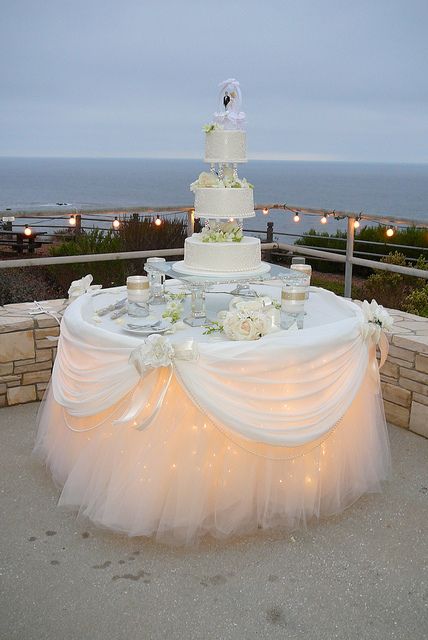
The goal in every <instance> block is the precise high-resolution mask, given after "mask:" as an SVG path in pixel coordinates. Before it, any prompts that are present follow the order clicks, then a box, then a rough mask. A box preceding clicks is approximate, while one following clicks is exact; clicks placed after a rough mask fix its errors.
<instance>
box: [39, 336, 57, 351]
mask: <svg viewBox="0 0 428 640" xmlns="http://www.w3.org/2000/svg"><path fill="white" fill-rule="evenodd" d="M54 344H56V340H48V339H47V338H46V339H45V340H36V347H37V349H52V346H53V345H54Z"/></svg>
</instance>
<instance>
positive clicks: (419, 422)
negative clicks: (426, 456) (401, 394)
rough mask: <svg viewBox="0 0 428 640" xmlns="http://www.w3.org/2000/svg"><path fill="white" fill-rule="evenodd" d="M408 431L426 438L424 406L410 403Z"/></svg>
mask: <svg viewBox="0 0 428 640" xmlns="http://www.w3.org/2000/svg"><path fill="white" fill-rule="evenodd" d="M409 429H410V430H411V431H414V432H415V433H419V435H421V436H425V438H428V408H427V407H426V406H425V405H423V404H419V402H412V408H411V412H410V423H409Z"/></svg>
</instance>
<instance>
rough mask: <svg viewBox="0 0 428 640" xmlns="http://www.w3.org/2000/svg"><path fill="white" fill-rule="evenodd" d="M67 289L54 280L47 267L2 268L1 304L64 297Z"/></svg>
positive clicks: (0, 279) (0, 282)
mask: <svg viewBox="0 0 428 640" xmlns="http://www.w3.org/2000/svg"><path fill="white" fill-rule="evenodd" d="M66 293H67V290H66V289H65V290H64V289H63V288H61V287H60V286H59V285H58V283H56V282H54V281H52V278H51V277H50V276H49V273H48V271H47V269H46V267H31V269H29V268H28V267H26V268H25V267H19V268H11V269H2V273H1V277H0V305H3V304H13V303H18V302H33V301H34V300H39V301H41V300H54V299H56V298H64V297H65V296H66Z"/></svg>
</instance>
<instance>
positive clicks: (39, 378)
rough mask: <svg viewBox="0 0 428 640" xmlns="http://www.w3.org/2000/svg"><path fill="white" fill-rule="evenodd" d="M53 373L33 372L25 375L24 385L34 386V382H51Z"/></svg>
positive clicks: (23, 378)
mask: <svg viewBox="0 0 428 640" xmlns="http://www.w3.org/2000/svg"><path fill="white" fill-rule="evenodd" d="M50 377H51V371H50V370H49V371H33V372H32V373H24V375H23V377H22V383H23V384H24V385H25V384H33V383H34V382H49V380H50Z"/></svg>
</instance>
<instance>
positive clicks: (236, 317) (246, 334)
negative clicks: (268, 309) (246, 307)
mask: <svg viewBox="0 0 428 640" xmlns="http://www.w3.org/2000/svg"><path fill="white" fill-rule="evenodd" d="M223 330H224V333H225V334H226V336H227V337H228V338H230V339H231V340H257V339H258V338H260V337H261V336H263V335H265V334H266V333H267V332H268V330H269V320H268V318H266V317H265V316H264V315H263V314H261V313H254V312H253V313H251V314H249V313H248V314H247V313H242V312H238V313H236V312H233V311H229V312H227V313H226V314H225V316H224V319H223Z"/></svg>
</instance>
